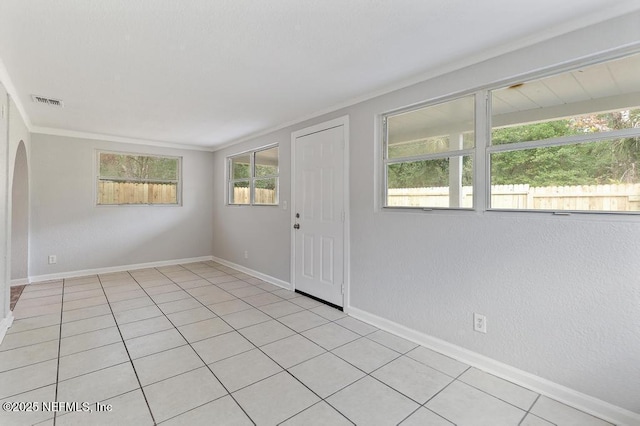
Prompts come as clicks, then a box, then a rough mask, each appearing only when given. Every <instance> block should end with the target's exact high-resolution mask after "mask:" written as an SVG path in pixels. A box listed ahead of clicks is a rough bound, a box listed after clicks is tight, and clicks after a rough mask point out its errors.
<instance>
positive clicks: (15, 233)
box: [11, 141, 29, 306]
mask: <svg viewBox="0 0 640 426" xmlns="http://www.w3.org/2000/svg"><path fill="white" fill-rule="evenodd" d="M28 265H29V165H28V163H27V150H26V148H25V146H24V142H23V141H20V143H19V144H18V150H17V152H16V160H15V167H14V169H13V184H12V187H11V283H12V286H14V285H20V284H27V283H28V276H29V271H28V268H29V266H28ZM20 292H21V290H20ZM16 296H19V293H18V291H16V290H15V289H12V291H11V302H12V303H11V304H12V306H13V304H14V303H15V302H14V298H15V299H16V300H17V297H16Z"/></svg>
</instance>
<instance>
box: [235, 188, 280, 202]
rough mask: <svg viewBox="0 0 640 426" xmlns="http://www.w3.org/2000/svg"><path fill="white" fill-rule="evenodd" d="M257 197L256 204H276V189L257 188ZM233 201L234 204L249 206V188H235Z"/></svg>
mask: <svg viewBox="0 0 640 426" xmlns="http://www.w3.org/2000/svg"><path fill="white" fill-rule="evenodd" d="M255 197H256V200H255V201H254V203H255V204H275V203H276V191H275V189H265V188H255ZM233 200H234V204H249V203H250V201H251V200H250V196H249V188H241V187H236V188H233Z"/></svg>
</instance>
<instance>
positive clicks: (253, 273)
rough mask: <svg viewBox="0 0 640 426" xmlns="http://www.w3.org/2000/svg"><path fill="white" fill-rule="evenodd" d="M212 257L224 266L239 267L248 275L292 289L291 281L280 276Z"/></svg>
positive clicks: (238, 268)
mask: <svg viewBox="0 0 640 426" xmlns="http://www.w3.org/2000/svg"><path fill="white" fill-rule="evenodd" d="M212 257H213V261H214V262H218V263H220V264H222V265H224V266H228V267H229V268H233V269H237V270H238V271H240V272H244V273H245V274H247V275H251V276H252V277H256V278H258V279H261V280H262V281H266V282H268V283H269V284H273V285H277V286H278V287H282V288H284V289H286V290H291V283H288V282H286V281H283V280H281V279H278V278H274V277H272V276H270V275H266V274H263V273H262V272H258V271H254V270H253V269H249V268H247V267H245V266H242V265H238V264H237V263H233V262H229V261H228V260H225V259H221V258H219V257H215V256H212Z"/></svg>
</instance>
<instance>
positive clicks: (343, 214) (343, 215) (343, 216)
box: [342, 211, 346, 222]
mask: <svg viewBox="0 0 640 426" xmlns="http://www.w3.org/2000/svg"><path fill="white" fill-rule="evenodd" d="M345 216H346V215H345V213H344V211H343V212H342V221H343V222H344V218H345Z"/></svg>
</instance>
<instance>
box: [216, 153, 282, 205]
mask: <svg viewBox="0 0 640 426" xmlns="http://www.w3.org/2000/svg"><path fill="white" fill-rule="evenodd" d="M273 148H277V149H278V173H277V174H275V175H266V176H256V173H255V167H256V154H258V153H259V152H262V151H268V150H270V149H273ZM247 154H248V155H249V177H248V178H241V179H232V173H233V166H232V160H233V158H236V157H241V156H245V155H247ZM225 166H226V167H225V173H226V175H225V182H226V188H227V189H226V191H225V199H226V201H225V204H226V205H227V206H266V207H274V206H275V207H277V206H279V205H280V144H279V143H273V144H269V145H265V146H261V147H259V148H254V149H250V150H246V151H242V152H238V153H235V154H232V155H228V156H227V157H226V158H225ZM267 179H275V181H276V185H275V202H274V203H271V204H267V203H257V202H256V201H255V198H256V197H255V190H256V181H259V180H267ZM245 181H248V182H249V202H248V203H232V202H231V195H232V194H233V184H234V183H237V182H245Z"/></svg>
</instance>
